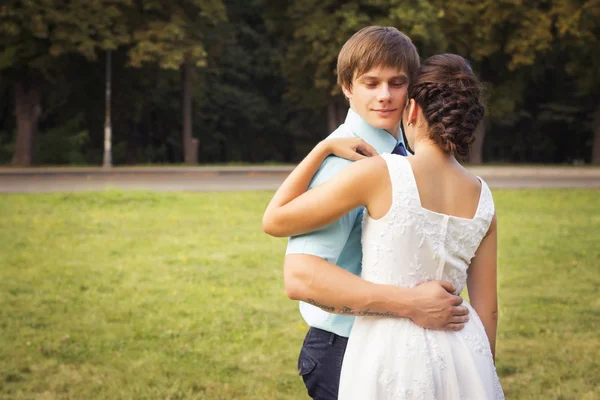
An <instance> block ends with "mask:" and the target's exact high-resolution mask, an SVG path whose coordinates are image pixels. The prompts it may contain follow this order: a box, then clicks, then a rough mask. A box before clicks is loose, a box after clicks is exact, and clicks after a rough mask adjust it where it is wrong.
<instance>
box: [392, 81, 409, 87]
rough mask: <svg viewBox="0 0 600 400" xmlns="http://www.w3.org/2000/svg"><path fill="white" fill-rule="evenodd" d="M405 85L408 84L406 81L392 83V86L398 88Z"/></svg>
mask: <svg viewBox="0 0 600 400" xmlns="http://www.w3.org/2000/svg"><path fill="white" fill-rule="evenodd" d="M404 85H406V83H405V82H399V83H392V86H393V87H396V88H401V87H403V86H404Z"/></svg>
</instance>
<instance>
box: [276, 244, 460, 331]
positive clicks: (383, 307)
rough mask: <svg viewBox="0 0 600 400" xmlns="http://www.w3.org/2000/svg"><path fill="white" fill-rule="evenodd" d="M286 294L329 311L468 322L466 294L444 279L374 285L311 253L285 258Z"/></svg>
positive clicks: (439, 324)
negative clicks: (409, 285) (411, 285)
mask: <svg viewBox="0 0 600 400" xmlns="http://www.w3.org/2000/svg"><path fill="white" fill-rule="evenodd" d="M284 280H285V289H286V293H287V296H288V297H289V298H290V299H292V300H301V301H304V302H306V303H309V304H312V305H314V306H317V307H319V308H321V309H323V310H325V311H327V312H330V313H335V314H343V315H357V316H383V317H406V318H411V319H412V320H413V322H415V323H416V324H417V325H419V326H422V327H424V328H429V329H444V330H460V329H462V328H463V327H464V323H465V322H466V321H467V320H468V309H467V308H466V307H464V306H461V305H460V304H461V303H462V298H461V297H460V296H455V295H453V294H452V293H451V292H453V291H454V290H455V288H454V287H453V286H452V284H451V283H449V282H445V281H432V282H427V283H424V284H422V285H419V286H417V287H416V288H412V289H409V288H399V287H396V286H391V285H380V284H375V283H372V282H369V281H366V280H363V279H361V278H360V277H358V276H356V275H354V274H352V273H350V272H348V271H346V270H344V269H342V268H340V267H338V266H337V265H335V264H332V263H329V262H327V261H325V260H324V259H322V258H320V257H317V256H312V255H307V254H290V255H287V256H286V258H285V265H284Z"/></svg>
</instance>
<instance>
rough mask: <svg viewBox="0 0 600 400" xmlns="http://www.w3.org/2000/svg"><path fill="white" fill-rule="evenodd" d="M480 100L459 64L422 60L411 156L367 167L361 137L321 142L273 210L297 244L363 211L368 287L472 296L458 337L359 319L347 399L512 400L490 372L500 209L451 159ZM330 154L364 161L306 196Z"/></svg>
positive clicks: (411, 106) (412, 104)
mask: <svg viewBox="0 0 600 400" xmlns="http://www.w3.org/2000/svg"><path fill="white" fill-rule="evenodd" d="M480 97H481V89H480V84H479V82H478V80H477V78H476V77H475V75H474V74H473V72H472V70H471V68H470V66H469V64H468V63H467V62H466V61H465V60H464V59H463V58H462V57H460V56H457V55H453V54H443V55H437V56H433V57H431V58H429V59H427V60H425V62H423V64H422V65H421V68H420V69H419V72H418V74H417V76H416V77H414V78H413V79H412V80H411V83H410V85H409V88H408V98H409V102H408V104H407V105H406V107H405V109H404V112H403V117H402V118H403V121H404V123H405V127H406V131H405V132H406V137H407V139H408V143H409V145H410V147H411V148H412V149H413V150H414V156H409V157H402V156H399V155H395V154H383V155H382V156H377V157H362V156H360V155H358V154H356V153H354V154H352V151H354V152H358V153H369V152H370V151H369V148H368V147H369V146H368V145H367V144H366V143H364V142H362V141H361V140H360V139H358V138H345V139H331V140H325V141H323V142H321V143H319V144H318V145H317V146H316V147H315V148H314V149H313V150H312V151H311V153H310V154H309V155H308V156H307V157H306V158H305V159H304V161H302V163H300V164H299V165H298V167H297V168H296V169H295V170H294V172H293V173H292V174H290V176H289V177H288V178H287V179H286V181H285V182H284V183H283V185H282V186H281V187H280V188H279V190H278V191H277V193H276V194H275V196H274V197H273V199H272V200H271V202H270V204H269V206H268V207H267V210H266V212H265V217H264V220H263V222H264V221H266V223H267V224H268V225H269V231H270V232H273V233H275V234H276V235H277V236H291V235H298V234H301V233H305V232H309V231H312V230H315V229H318V228H320V227H323V226H325V225H327V224H329V223H331V222H333V221H335V220H336V219H337V218H340V217H341V216H342V215H344V214H346V213H348V212H349V211H351V210H353V209H355V208H358V207H361V206H364V207H365V217H364V220H363V234H362V247H363V260H362V278H363V279H366V280H369V281H372V282H375V283H381V284H388V285H396V286H399V287H415V286H416V285H418V284H420V283H423V282H425V281H430V280H447V281H450V282H451V283H453V284H454V286H455V287H456V288H457V290H456V294H459V293H460V292H461V291H462V290H463V288H464V287H465V286H467V288H468V291H469V298H470V304H468V303H467V302H464V303H463V304H465V305H466V306H467V307H468V308H469V311H470V312H469V314H470V315H471V319H470V320H469V321H468V322H467V323H466V324H465V327H464V329H462V330H460V331H437V330H429V329H425V328H421V327H420V326H418V325H416V324H415V323H413V322H412V321H411V320H410V319H408V318H389V317H386V316H385V315H384V316H381V317H357V318H356V320H355V322H354V325H353V328H352V332H351V334H350V339H349V341H348V347H347V349H346V353H345V356H344V360H343V366H342V373H341V380H340V391H339V399H341V400H347V399H357V400H358V399H360V400H369V399H373V400H375V399H377V400H384V399H432V400H433V399H436V400H442V399H456V400H458V399H476V400H483V399H503V398H504V394H503V392H502V388H501V387H500V383H499V380H498V376H497V374H496V369H495V366H494V357H495V342H496V327H497V292H496V253H497V228H496V225H497V221H496V215H495V210H494V203H493V199H492V194H491V192H490V189H489V188H488V186H487V185H486V183H485V182H484V181H483V180H481V179H480V178H478V177H475V176H473V175H472V174H471V173H469V172H468V171H467V170H466V169H464V168H463V167H462V166H461V165H460V164H459V163H458V161H457V160H456V158H455V157H456V156H465V155H466V154H467V152H468V146H469V144H470V143H471V142H473V140H474V135H475V128H476V127H477V125H478V124H479V122H480V121H481V119H482V118H483V114H484V108H483V106H482V104H481V99H480ZM351 150H352V151H351ZM330 154H336V155H338V156H341V157H346V158H349V157H351V158H354V159H356V158H364V159H363V160H360V161H358V162H355V163H353V164H352V165H350V166H348V167H346V168H345V170H343V171H342V172H340V173H339V174H338V175H337V176H335V177H334V178H333V179H331V180H330V181H328V182H326V183H324V184H322V185H319V186H317V187H315V188H313V189H311V190H309V191H306V190H307V187H308V185H309V183H310V179H311V178H312V176H313V175H314V174H315V173H316V172H317V169H318V168H319V165H321V163H322V162H323V160H324V159H325V158H326V157H327V156H328V155H330ZM349 154H350V155H349ZM405 260H408V262H406V261H405Z"/></svg>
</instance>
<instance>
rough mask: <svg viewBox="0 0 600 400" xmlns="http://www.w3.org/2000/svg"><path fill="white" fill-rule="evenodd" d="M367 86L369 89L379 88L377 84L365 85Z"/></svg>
mask: <svg viewBox="0 0 600 400" xmlns="http://www.w3.org/2000/svg"><path fill="white" fill-rule="evenodd" d="M365 86H366V87H368V88H374V87H376V86H377V84H376V83H365Z"/></svg>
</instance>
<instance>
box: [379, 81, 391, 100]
mask: <svg viewBox="0 0 600 400" xmlns="http://www.w3.org/2000/svg"><path fill="white" fill-rule="evenodd" d="M391 98H392V93H391V92H390V87H389V85H387V84H383V85H381V86H380V89H379V93H377V100H379V101H389V100H390V99H391Z"/></svg>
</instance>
